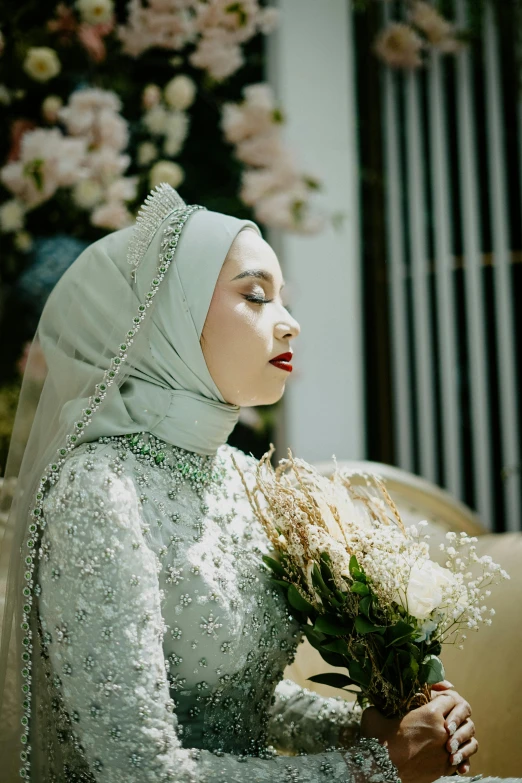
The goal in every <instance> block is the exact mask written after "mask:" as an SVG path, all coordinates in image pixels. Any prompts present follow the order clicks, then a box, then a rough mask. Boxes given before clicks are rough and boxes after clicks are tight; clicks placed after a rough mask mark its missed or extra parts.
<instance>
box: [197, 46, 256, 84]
mask: <svg viewBox="0 0 522 783" xmlns="http://www.w3.org/2000/svg"><path fill="white" fill-rule="evenodd" d="M189 61H190V63H191V65H195V66H196V68H202V69H204V70H206V71H208V73H209V74H210V75H211V76H212V77H213V78H214V79H215V80H216V81H217V82H221V81H223V80H224V79H227V78H228V77H229V76H231V75H232V74H233V73H235V72H236V71H237V70H238V69H239V68H241V66H242V65H243V63H244V62H245V60H244V57H243V52H242V50H241V47H240V46H239V45H238V44H235V43H230V42H229V41H228V40H227V39H225V40H223V39H221V38H217V37H215V38H214V37H213V38H201V39H200V41H199V44H198V46H197V48H196V50H195V51H194V52H192V54H191V55H190V57H189Z"/></svg>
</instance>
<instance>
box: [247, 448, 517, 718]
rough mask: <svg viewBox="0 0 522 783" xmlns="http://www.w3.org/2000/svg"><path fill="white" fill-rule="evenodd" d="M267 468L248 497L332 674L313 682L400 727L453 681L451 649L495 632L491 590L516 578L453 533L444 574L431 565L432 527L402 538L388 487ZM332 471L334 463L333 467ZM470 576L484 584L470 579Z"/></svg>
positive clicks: (278, 577) (412, 529)
mask: <svg viewBox="0 0 522 783" xmlns="http://www.w3.org/2000/svg"><path fill="white" fill-rule="evenodd" d="M273 451H274V446H273V445H272V444H271V448H270V450H269V451H267V452H266V454H264V455H263V457H262V458H261V460H260V461H259V463H258V465H257V468H256V471H255V483H254V484H253V486H251V487H249V486H248V482H247V479H246V476H245V474H244V473H243V472H242V471H241V469H240V468H239V466H238V465H237V463H236V461H235V460H234V465H235V467H236V469H237V470H238V471H239V473H240V475H241V478H242V481H243V485H244V487H245V490H246V493H247V496H248V499H249V501H250V504H251V506H252V509H253V511H254V513H255V515H256V516H257V518H258V519H259V521H260V522H261V523H262V525H263V527H264V529H265V531H266V533H267V536H268V538H269V540H270V542H271V544H272V545H273V547H274V552H273V555H274V556H268V555H263V560H264V562H265V564H266V565H267V566H269V568H270V569H271V571H272V578H273V579H274V581H276V582H277V583H278V584H279V585H282V586H283V587H284V588H285V589H286V590H287V595H288V601H289V602H290V604H291V606H292V607H293V609H294V610H295V612H296V616H298V617H299V619H300V620H301V621H302V624H303V631H304V633H305V635H306V637H307V638H308V640H309V642H310V643H311V644H312V645H313V647H315V648H316V649H317V650H318V651H319V653H320V654H321V656H322V658H323V659H324V660H325V661H326V662H327V663H328V664H330V665H332V666H335V667H344V668H345V669H347V674H344V673H342V672H338V673H337V672H328V673H323V674H318V675H315V676H313V677H310V678H309V679H310V680H312V681H315V682H320V683H324V684H327V685H331V686H334V687H338V688H341V689H343V690H351V689H349V688H348V687H347V686H350V685H353V686H356V688H357V690H356V691H353V692H355V693H356V694H357V701H358V703H359V704H360V705H361V706H362V707H365V706H368V705H369V704H372V705H374V706H376V707H377V708H378V709H379V710H380V711H381V712H382V713H383V714H384V715H385V716H387V717H392V716H402V715H404V714H405V713H406V712H408V711H409V710H412V709H414V708H415V707H418V706H421V705H422V704H425V703H427V702H428V701H430V700H431V688H430V686H431V685H433V684H435V683H437V682H440V681H441V680H443V679H444V676H445V675H444V667H443V664H442V662H441V660H440V658H439V655H440V653H441V650H442V645H443V644H444V643H458V644H459V646H462V644H461V642H462V640H463V639H465V638H466V637H465V634H464V633H463V631H465V630H467V629H478V627H479V625H480V624H481V623H486V624H491V619H490V618H489V617H486V614H494V610H493V609H491V610H489V611H488V610H487V607H486V606H485V605H484V599H485V598H487V597H488V596H489V595H490V593H491V591H490V590H488V589H487V588H488V587H489V586H490V585H491V584H493V583H495V582H498V581H500V580H502V579H509V576H508V574H507V573H506V572H505V571H504V570H503V569H502V568H501V567H500V566H499V565H498V564H496V563H493V562H492V560H491V558H490V557H489V556H484V557H478V555H477V554H476V547H475V546H474V543H475V542H476V541H477V539H476V538H473V537H470V536H468V535H467V534H466V533H460V535H458V536H457V534H456V533H448V534H447V538H448V544H441V545H440V546H441V549H443V550H444V551H445V552H446V555H447V558H448V559H447V561H446V567H445V568H443V567H442V566H440V565H439V564H438V563H436V562H434V561H433V560H431V559H430V556H429V543H428V541H429V538H430V536H429V535H421V532H420V530H419V528H420V529H422V527H425V526H426V525H427V524H428V523H427V522H425V521H424V522H419V523H418V524H417V525H411V526H409V527H405V525H404V523H403V521H402V519H401V517H400V514H399V511H398V509H397V507H396V505H395V503H394V502H393V500H392V498H391V497H390V495H389V493H388V491H387V489H386V487H385V485H384V483H383V481H382V480H381V478H380V477H378V476H375V475H369V474H358V476H359V478H361V477H362V478H363V479H364V480H365V483H364V485H361V484H360V483H359V484H358V483H356V482H354V481H352V480H351V479H350V476H352V477H353V476H354V474H353V473H349V472H348V471H346V469H344V470H339V468H338V465H337V462H335V471H334V473H333V475H332V476H331V477H326V476H322V475H321V474H320V473H318V472H317V470H316V469H315V468H313V467H312V466H311V465H310V464H308V463H307V462H305V461H304V460H301V459H297V458H294V457H293V456H292V452H291V450H290V449H289V450H288V455H289V458H288V459H282V460H281V461H280V463H279V465H278V466H277V467H276V468H273V467H272V465H271V462H270V458H271V455H272V453H273ZM334 459H335V458H334ZM472 569H473V570H475V571H478V572H480V573H479V574H478V576H477V575H475V576H474V575H473V573H472Z"/></svg>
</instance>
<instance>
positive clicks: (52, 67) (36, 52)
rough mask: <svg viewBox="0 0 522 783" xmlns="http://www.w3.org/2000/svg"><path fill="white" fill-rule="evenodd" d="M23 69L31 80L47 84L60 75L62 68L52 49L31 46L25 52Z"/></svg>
mask: <svg viewBox="0 0 522 783" xmlns="http://www.w3.org/2000/svg"><path fill="white" fill-rule="evenodd" d="M23 68H24V71H25V72H26V73H27V74H28V75H29V76H30V77H31V78H32V79H35V80H36V81H39V82H47V81H49V79H53V78H54V77H55V76H57V75H58V74H59V73H60V71H61V69H62V66H61V63H60V60H59V59H58V55H57V54H56V52H55V51H54V49H50V48H49V47H48V46H33V47H31V48H30V49H29V51H28V52H27V56H26V58H25V60H24V64H23Z"/></svg>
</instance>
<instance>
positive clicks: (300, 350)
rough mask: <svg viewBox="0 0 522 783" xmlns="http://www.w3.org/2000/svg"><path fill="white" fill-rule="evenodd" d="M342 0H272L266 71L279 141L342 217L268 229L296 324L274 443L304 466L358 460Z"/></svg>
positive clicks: (350, 99)
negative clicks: (300, 229)
mask: <svg viewBox="0 0 522 783" xmlns="http://www.w3.org/2000/svg"><path fill="white" fill-rule="evenodd" d="M350 5H351V4H350V0H329V1H328V3H319V2H317V0H278V1H277V3H276V6H277V7H278V8H279V9H280V11H281V21H280V23H279V27H278V29H277V31H276V32H275V33H273V34H272V35H271V36H269V40H268V44H267V46H268V52H267V54H268V57H267V59H268V75H267V79H268V80H269V81H270V83H271V84H272V85H273V87H274V90H275V93H276V96H277V98H278V99H279V101H280V102H281V106H282V108H283V111H284V112H285V114H286V118H287V123H286V126H285V137H286V141H287V142H288V144H289V145H290V147H291V149H292V150H293V151H294V152H295V154H296V156H297V157H298V160H299V162H300V164H301V167H302V168H303V169H304V170H305V171H307V172H308V173H311V174H316V175H318V176H319V177H320V178H321V180H322V181H323V184H324V191H323V194H324V195H322V197H321V204H322V206H324V208H325V209H327V210H328V211H329V212H331V213H340V212H342V213H343V214H344V216H345V218H344V221H343V223H342V225H341V227H340V228H337V229H334V228H333V227H332V226H331V225H329V226H328V227H327V228H326V230H324V231H323V232H321V233H320V234H318V235H314V236H297V235H295V234H292V235H291V234H289V233H285V232H279V231H277V232H276V231H271V232H270V233H269V235H268V236H267V239H268V241H269V242H270V244H271V245H272V246H273V247H274V249H275V251H276V252H277V254H278V257H279V260H280V263H281V266H282V269H283V275H284V277H285V279H286V280H287V286H288V288H289V291H290V293H291V297H290V298H291V304H292V309H293V315H295V317H296V318H297V320H298V321H299V323H300V324H301V334H300V336H299V337H298V338H296V339H295V340H294V343H293V349H294V362H293V364H294V372H293V373H292V376H291V377H290V378H289V379H288V381H287V384H286V391H285V395H284V398H283V399H284V403H283V410H282V412H281V414H282V415H281V416H280V421H279V427H278V433H277V438H276V446H277V453H276V458H278V459H279V458H280V457H283V456H286V452H287V447H290V448H291V449H292V452H293V453H294V454H295V455H296V456H299V457H302V458H303V459H306V460H308V461H310V462H312V461H318V460H327V459H330V458H331V457H332V455H333V454H335V456H336V457H337V458H338V459H364V458H365V456H366V455H365V443H364V429H365V427H364V397H363V394H364V389H363V345H362V292H361V248H360V236H359V172H358V152H357V107H356V100H355V74H354V62H353V59H354V57H353V55H354V52H353V45H352V20H351V11H350Z"/></svg>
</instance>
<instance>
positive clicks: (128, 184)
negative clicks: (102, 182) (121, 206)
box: [107, 177, 138, 201]
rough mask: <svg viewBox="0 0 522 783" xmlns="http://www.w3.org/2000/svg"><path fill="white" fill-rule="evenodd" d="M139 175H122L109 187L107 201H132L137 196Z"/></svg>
mask: <svg viewBox="0 0 522 783" xmlns="http://www.w3.org/2000/svg"><path fill="white" fill-rule="evenodd" d="M137 188H138V177H121V178H120V179H116V180H114V182H112V183H111V184H110V185H109V187H108V189H107V201H132V200H133V199H135V198H136V193H137Z"/></svg>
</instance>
